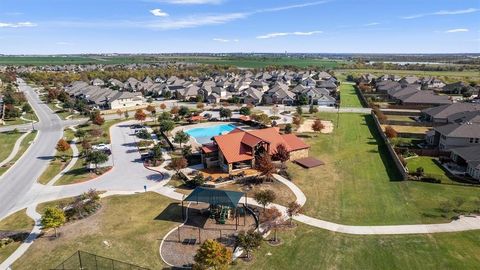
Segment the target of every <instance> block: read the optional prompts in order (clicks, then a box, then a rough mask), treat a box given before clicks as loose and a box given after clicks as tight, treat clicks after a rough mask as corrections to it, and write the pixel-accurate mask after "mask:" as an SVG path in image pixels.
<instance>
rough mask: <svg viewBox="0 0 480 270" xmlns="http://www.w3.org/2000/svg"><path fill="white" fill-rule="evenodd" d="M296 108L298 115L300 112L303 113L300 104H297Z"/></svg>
mask: <svg viewBox="0 0 480 270" xmlns="http://www.w3.org/2000/svg"><path fill="white" fill-rule="evenodd" d="M296 110H297V114H298V115H302V114H303V109H302V106H297V108H296Z"/></svg>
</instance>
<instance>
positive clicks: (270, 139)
mask: <svg viewBox="0 0 480 270" xmlns="http://www.w3.org/2000/svg"><path fill="white" fill-rule="evenodd" d="M213 138H214V140H215V142H216V143H217V145H218V148H219V149H220V151H221V152H222V153H223V156H224V157H225V159H226V160H227V162H228V163H233V162H238V161H245V160H251V159H253V153H252V148H253V147H254V146H255V145H257V144H258V143H260V142H262V141H263V142H267V143H268V144H269V145H270V147H269V154H270V155H273V154H274V153H275V151H276V149H277V146H278V145H280V144H283V145H285V147H286V148H287V151H289V152H291V151H296V150H300V149H307V148H309V147H310V146H308V145H307V144H306V143H305V142H303V141H302V140H301V139H300V138H298V137H297V136H295V135H294V134H285V135H282V134H280V133H279V132H278V128H265V129H257V130H249V131H245V130H241V129H234V130H232V131H231V132H230V133H228V134H225V135H219V136H215V137H213Z"/></svg>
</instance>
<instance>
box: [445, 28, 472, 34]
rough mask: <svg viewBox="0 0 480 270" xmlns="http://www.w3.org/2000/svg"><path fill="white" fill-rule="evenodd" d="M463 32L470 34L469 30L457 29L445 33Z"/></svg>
mask: <svg viewBox="0 0 480 270" xmlns="http://www.w3.org/2000/svg"><path fill="white" fill-rule="evenodd" d="M461 32H468V29H467V28H456V29H450V30H447V31H445V33H461Z"/></svg>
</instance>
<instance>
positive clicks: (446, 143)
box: [426, 117, 480, 151]
mask: <svg viewBox="0 0 480 270" xmlns="http://www.w3.org/2000/svg"><path fill="white" fill-rule="evenodd" d="M479 118H480V117H479ZM433 131H434V132H429V133H428V134H427V137H426V140H427V142H428V143H429V144H431V145H435V146H438V148H439V149H440V150H447V151H448V150H450V149H452V148H456V147H467V146H474V145H480V121H479V122H471V121H467V122H464V123H452V124H447V125H443V126H439V127H435V128H434V129H433Z"/></svg>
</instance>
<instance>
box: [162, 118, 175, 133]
mask: <svg viewBox="0 0 480 270" xmlns="http://www.w3.org/2000/svg"><path fill="white" fill-rule="evenodd" d="M174 128H175V122H173V121H172V120H162V121H160V124H159V129H160V131H161V132H165V133H169V132H170V131H172V130H173V129H174Z"/></svg>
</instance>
